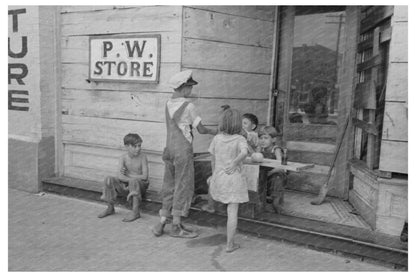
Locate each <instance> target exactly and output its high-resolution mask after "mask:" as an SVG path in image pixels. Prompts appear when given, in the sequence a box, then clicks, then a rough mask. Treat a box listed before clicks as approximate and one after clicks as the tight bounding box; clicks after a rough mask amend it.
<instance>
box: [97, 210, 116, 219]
mask: <svg viewBox="0 0 416 277" xmlns="http://www.w3.org/2000/svg"><path fill="white" fill-rule="evenodd" d="M114 213H115V210H114V207H112V208H110V207H108V208H107V209H105V211H103V212H102V213H100V214H99V215H98V218H103V217H106V216H109V215H112V214H114Z"/></svg>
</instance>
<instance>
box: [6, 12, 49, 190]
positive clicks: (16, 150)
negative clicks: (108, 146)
mask: <svg viewBox="0 0 416 277" xmlns="http://www.w3.org/2000/svg"><path fill="white" fill-rule="evenodd" d="M8 9H9V18H8V19H9V24H8V26H9V105H8V109H9V110H8V123H9V124H8V126H9V130H8V133H9V143H8V153H9V164H8V167H9V170H8V175H9V187H10V188H17V189H21V190H25V191H30V192H38V191H39V190H40V187H41V179H43V178H47V177H50V176H53V175H54V170H55V130H56V121H55V111H56V99H57V96H56V95H57V93H56V91H57V90H56V88H57V71H56V68H57V55H56V52H57V51H56V45H57V44H56V38H57V37H56V33H55V27H56V26H55V20H56V18H57V13H56V11H57V9H56V7H51V6H48V7H46V6H45V7H38V6H9V7H8Z"/></svg>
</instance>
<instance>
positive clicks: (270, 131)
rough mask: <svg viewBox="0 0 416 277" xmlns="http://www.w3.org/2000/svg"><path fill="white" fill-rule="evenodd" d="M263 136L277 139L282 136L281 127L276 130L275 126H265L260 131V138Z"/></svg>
mask: <svg viewBox="0 0 416 277" xmlns="http://www.w3.org/2000/svg"><path fill="white" fill-rule="evenodd" d="M262 135H269V136H270V137H272V138H275V137H277V136H278V135H280V130H279V127H276V128H275V127H273V126H264V127H262V128H261V129H260V131H259V137H261V136H262Z"/></svg>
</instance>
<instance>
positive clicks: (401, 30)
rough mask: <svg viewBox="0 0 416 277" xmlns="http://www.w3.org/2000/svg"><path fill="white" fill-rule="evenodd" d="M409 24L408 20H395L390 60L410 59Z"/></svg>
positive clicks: (401, 60) (402, 60)
mask: <svg viewBox="0 0 416 277" xmlns="http://www.w3.org/2000/svg"><path fill="white" fill-rule="evenodd" d="M407 48H408V25H407V22H394V23H393V26H392V34H391V40H390V52H389V61H390V62H407V61H408V49H407Z"/></svg>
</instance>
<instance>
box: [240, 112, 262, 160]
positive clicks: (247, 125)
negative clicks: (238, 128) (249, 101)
mask: <svg viewBox="0 0 416 277" xmlns="http://www.w3.org/2000/svg"><path fill="white" fill-rule="evenodd" d="M242 118H243V120H242V133H241V135H242V136H243V137H245V138H246V139H247V144H248V153H249V155H251V154H253V153H254V152H256V151H257V147H258V140H259V137H258V135H257V132H256V131H255V130H256V128H257V125H258V124H259V120H258V119H257V116H255V115H254V114H251V113H246V114H243V116H242Z"/></svg>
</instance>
